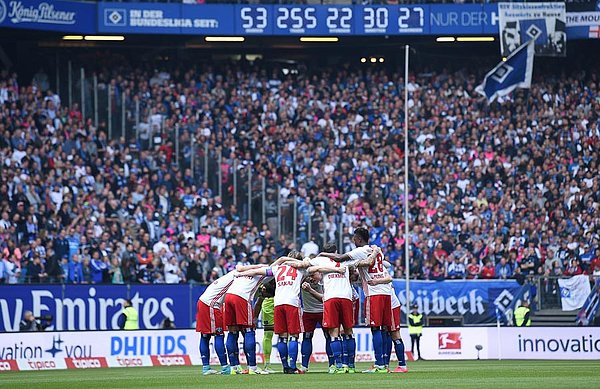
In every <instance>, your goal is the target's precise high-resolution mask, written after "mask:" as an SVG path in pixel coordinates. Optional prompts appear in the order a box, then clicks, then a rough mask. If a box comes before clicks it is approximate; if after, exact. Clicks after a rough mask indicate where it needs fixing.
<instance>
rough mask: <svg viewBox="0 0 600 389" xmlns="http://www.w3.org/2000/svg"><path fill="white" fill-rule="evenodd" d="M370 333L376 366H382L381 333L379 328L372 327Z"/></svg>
mask: <svg viewBox="0 0 600 389" xmlns="http://www.w3.org/2000/svg"><path fill="white" fill-rule="evenodd" d="M371 333H372V335H373V350H374V351H375V364H376V365H377V366H383V337H382V335H381V328H379V327H372V328H371Z"/></svg>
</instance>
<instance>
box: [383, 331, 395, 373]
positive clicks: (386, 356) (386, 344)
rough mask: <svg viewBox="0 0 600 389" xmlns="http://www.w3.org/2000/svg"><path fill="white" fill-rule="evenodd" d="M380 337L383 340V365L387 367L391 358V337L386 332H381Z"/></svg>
mask: <svg viewBox="0 0 600 389" xmlns="http://www.w3.org/2000/svg"><path fill="white" fill-rule="evenodd" d="M381 336H382V338H383V364H384V365H386V366H388V365H389V364H390V357H391V356H392V336H391V335H390V333H389V332H387V331H383V332H382V333H381Z"/></svg>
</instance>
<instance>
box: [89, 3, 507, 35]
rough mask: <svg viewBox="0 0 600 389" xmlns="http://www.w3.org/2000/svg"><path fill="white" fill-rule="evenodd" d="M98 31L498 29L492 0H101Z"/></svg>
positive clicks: (398, 32) (468, 31)
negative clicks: (203, 0)
mask: <svg viewBox="0 0 600 389" xmlns="http://www.w3.org/2000/svg"><path fill="white" fill-rule="evenodd" d="M98 7H99V12H98V30H99V31H100V32H102V33H140V34H143V33H166V34H181V33H183V34H207V35H210V34H219V35H243V36H248V35H266V36H302V35H304V36H352V35H360V36H369V35H390V36H392V35H432V34H497V33H498V7H497V5H496V4H463V5H455V4H449V5H445V4H402V5H268V4H247V5H246V4H237V5H232V4H229V5H187V4H156V3H153V4H148V3H143V4H142V3H99V4H98Z"/></svg>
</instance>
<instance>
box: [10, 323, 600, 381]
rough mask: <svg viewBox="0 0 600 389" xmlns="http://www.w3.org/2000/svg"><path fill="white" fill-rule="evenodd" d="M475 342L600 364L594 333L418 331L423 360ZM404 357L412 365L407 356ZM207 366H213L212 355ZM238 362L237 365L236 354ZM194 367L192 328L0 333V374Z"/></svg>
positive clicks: (494, 355) (320, 342)
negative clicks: (7, 372)
mask: <svg viewBox="0 0 600 389" xmlns="http://www.w3.org/2000/svg"><path fill="white" fill-rule="evenodd" d="M355 336H356V340H357V341H356V344H357V360H358V361H372V360H373V353H372V351H373V350H372V346H371V334H370V331H369V329H367V328H356V330H355ZM402 337H403V339H404V341H405V344H406V345H407V349H408V348H409V346H408V345H409V344H410V341H409V336H408V333H407V331H406V329H403V330H402ZM262 338H263V332H262V330H258V331H257V337H256V347H257V352H258V354H259V355H258V363H262V351H263V350H262V348H261V347H262ZM313 339H314V342H313V344H314V354H313V361H315V362H324V361H326V360H327V359H326V354H325V342H324V338H323V336H322V332H321V330H320V329H318V330H317V333H316V334H315V336H314V338H313ZM274 344H275V342H274ZM477 345H481V346H482V349H481V351H480V353H479V354H480V355H479V358H481V359H498V358H502V359H589V360H594V359H600V329H598V328H593V327H581V328H577V327H575V328H555V327H544V328H541V327H534V328H531V327H529V328H510V327H503V328H500V329H497V328H491V327H488V328H481V327H480V328H454V327H453V328H441V327H440V328H425V329H424V331H423V338H422V344H421V349H422V351H423V355H422V356H423V357H424V358H426V359H430V360H444V359H465V360H472V359H477V357H478V354H477V350H476V346H477ZM240 346H241V344H240ZM211 347H212V345H211ZM240 348H241V349H243V348H242V347H240ZM213 354H214V353H213ZM407 357H408V359H409V361H410V360H412V355H411V354H410V353H409V352H407ZM271 358H272V362H273V363H277V362H278V359H277V358H278V357H277V352H276V349H274V350H273V354H272V356H271ZM212 362H213V363H217V360H216V358H215V359H214V360H213V361H212ZM242 362H243V363H245V360H244V358H243V356H242ZM200 364H201V362H200V355H199V352H198V334H197V333H196V332H195V331H194V330H154V331H151V330H140V331H78V332H44V333H42V332H40V333H18V334H8V333H4V334H0V372H2V371H14V370H47V369H90V368H106V367H137V366H172V365H200Z"/></svg>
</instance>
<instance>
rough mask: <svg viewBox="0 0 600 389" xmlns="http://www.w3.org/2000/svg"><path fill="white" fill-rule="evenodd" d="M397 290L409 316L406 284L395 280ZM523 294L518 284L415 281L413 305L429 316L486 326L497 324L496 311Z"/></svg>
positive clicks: (412, 291) (508, 282)
mask: <svg viewBox="0 0 600 389" xmlns="http://www.w3.org/2000/svg"><path fill="white" fill-rule="evenodd" d="M394 289H395V291H396V293H397V294H398V298H399V299H400V302H401V303H402V305H403V307H402V310H403V313H404V314H406V313H407V312H406V305H405V304H406V290H405V283H404V281H403V280H394ZM520 290H521V286H520V285H519V284H518V283H517V282H516V281H514V280H468V281H442V282H437V281H411V283H410V301H411V303H416V304H417V305H418V306H419V311H420V312H423V314H424V315H425V316H461V317H463V318H464V324H466V325H474V324H485V323H495V322H496V308H498V309H499V310H500V311H501V312H504V311H505V310H506V309H507V308H508V307H509V306H510V305H511V303H512V302H513V300H514V299H515V296H517V295H518V294H519V291H520ZM403 322H404V321H403Z"/></svg>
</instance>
